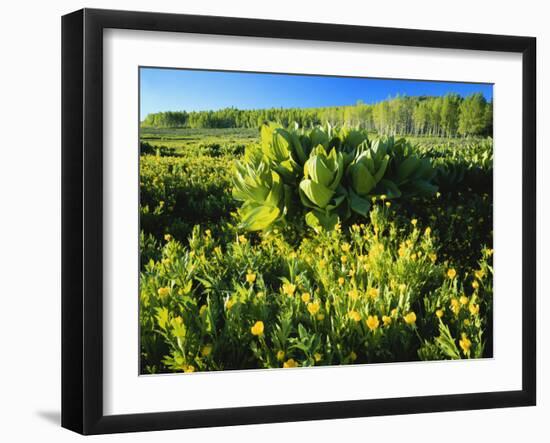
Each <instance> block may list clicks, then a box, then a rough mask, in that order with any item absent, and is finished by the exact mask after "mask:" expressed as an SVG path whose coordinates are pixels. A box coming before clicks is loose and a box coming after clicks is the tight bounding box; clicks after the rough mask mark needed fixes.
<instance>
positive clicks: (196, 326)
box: [140, 202, 492, 372]
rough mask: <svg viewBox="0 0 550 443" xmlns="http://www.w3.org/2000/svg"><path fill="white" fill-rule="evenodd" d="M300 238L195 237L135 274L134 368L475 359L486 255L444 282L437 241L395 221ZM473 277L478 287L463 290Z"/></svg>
mask: <svg viewBox="0 0 550 443" xmlns="http://www.w3.org/2000/svg"><path fill="white" fill-rule="evenodd" d="M369 218H370V223H368V224H365V225H362V226H360V225H353V226H351V227H350V229H349V230H347V231H343V230H341V229H334V230H332V231H330V232H323V233H320V234H315V235H313V236H306V237H304V238H302V240H301V241H300V243H299V244H298V245H293V244H290V243H288V242H287V241H286V239H285V236H284V235H283V234H282V233H275V232H271V233H266V234H260V235H259V236H258V237H245V236H242V235H241V236H239V235H235V237H234V238H233V239H232V240H228V239H226V238H224V237H222V238H218V237H216V236H214V235H212V234H211V233H210V232H202V231H201V230H199V229H198V227H197V228H196V229H194V231H193V234H192V236H191V237H190V239H189V242H188V245H184V244H182V243H180V242H177V241H175V240H172V239H170V240H169V241H166V242H164V243H163V246H162V248H161V257H159V258H158V259H151V260H150V261H149V262H148V263H147V264H146V265H145V266H144V267H143V270H142V272H141V276H140V321H141V328H140V331H141V337H142V370H143V371H145V372H179V371H185V372H189V371H194V370H200V371H210V370H223V369H245V368H272V367H294V366H313V365H336V364H353V363H374V362H392V361H410V360H417V359H419V358H420V359H434V358H437V359H443V358H473V357H476V358H477V357H480V356H482V355H484V354H483V352H484V351H483V349H484V345H485V340H486V339H485V334H486V331H487V327H488V325H487V319H488V318H489V317H488V313H489V311H490V309H491V306H492V285H491V278H490V277H491V273H492V268H491V262H490V259H491V256H490V254H488V253H483V254H482V258H481V260H480V262H479V264H476V267H475V268H474V269H471V270H469V271H468V272H464V273H457V274H449V269H448V266H449V265H448V264H446V263H444V262H442V261H441V260H439V259H438V258H437V252H438V248H439V244H440V243H439V239H438V238H437V236H435V234H434V233H433V232H429V231H427V230H426V229H425V228H424V227H423V226H420V225H419V224H418V223H414V224H411V223H410V222H409V223H408V225H405V226H404V225H400V224H397V223H396V222H394V221H392V219H393V218H394V214H393V210H392V208H391V207H390V208H388V207H387V206H386V205H385V204H383V203H382V202H380V203H375V204H374V205H373V208H372V209H371V211H370V212H369ZM472 278H475V281H476V282H477V286H476V288H473V287H472V281H473V279H472Z"/></svg>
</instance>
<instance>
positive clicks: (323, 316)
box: [317, 313, 325, 321]
mask: <svg viewBox="0 0 550 443" xmlns="http://www.w3.org/2000/svg"><path fill="white" fill-rule="evenodd" d="M324 319H325V314H323V313H320V314H317V320H319V321H323V320H324Z"/></svg>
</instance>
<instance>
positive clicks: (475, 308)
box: [469, 303, 479, 315]
mask: <svg viewBox="0 0 550 443" xmlns="http://www.w3.org/2000/svg"><path fill="white" fill-rule="evenodd" d="M469 310H470V314H472V315H477V314H479V305H478V304H476V303H470V306H469Z"/></svg>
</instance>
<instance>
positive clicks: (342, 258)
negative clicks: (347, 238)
mask: <svg viewBox="0 0 550 443" xmlns="http://www.w3.org/2000/svg"><path fill="white" fill-rule="evenodd" d="M340 261H341V262H342V263H344V264H345V263H346V262H347V261H348V258H347V257H346V256H345V255H342V257H340Z"/></svg>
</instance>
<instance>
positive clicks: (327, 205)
mask: <svg viewBox="0 0 550 443" xmlns="http://www.w3.org/2000/svg"><path fill="white" fill-rule="evenodd" d="M433 176H434V170H433V168H432V165H431V161H430V160H429V159H428V158H422V157H421V156H420V155H419V154H418V153H417V152H415V151H414V149H413V147H412V146H411V145H410V144H408V143H407V142H406V140H405V139H400V140H394V139H393V138H392V137H386V138H380V139H377V140H375V141H370V140H369V138H368V136H367V133H366V131H360V130H354V129H349V128H340V129H337V128H332V127H331V126H330V125H327V126H325V127H314V128H313V129H311V130H305V129H299V128H297V127H295V128H293V129H291V128H287V129H285V128H283V127H280V126H277V125H274V124H264V125H263V126H262V128H261V144H260V146H259V147H258V146H251V147H249V148H248V149H247V151H246V153H245V156H244V158H243V160H242V161H239V162H237V164H236V168H235V173H234V177H233V184H234V190H233V196H234V197H235V198H236V199H237V200H240V201H241V202H243V204H242V206H241V208H240V210H239V214H240V217H241V226H242V228H244V229H247V230H250V231H255V230H266V229H268V228H272V227H273V226H274V225H276V224H284V223H286V222H287V221H288V219H289V218H292V217H296V216H298V217H300V216H303V217H304V219H305V222H306V223H307V225H309V226H310V227H313V228H315V229H316V230H319V229H320V228H323V229H332V228H333V227H334V226H335V225H336V224H337V223H339V222H343V221H347V220H354V219H358V218H359V219H360V218H361V217H362V218H365V217H366V215H367V214H368V211H369V208H370V205H371V199H372V197H376V196H381V195H385V196H386V197H387V198H388V199H396V198H400V197H403V198H409V197H412V196H421V195H431V194H434V193H435V192H436V191H437V187H436V186H435V185H434V184H433V183H432V178H433Z"/></svg>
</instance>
